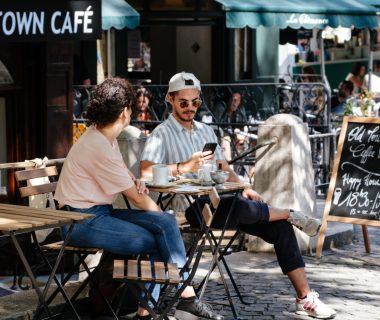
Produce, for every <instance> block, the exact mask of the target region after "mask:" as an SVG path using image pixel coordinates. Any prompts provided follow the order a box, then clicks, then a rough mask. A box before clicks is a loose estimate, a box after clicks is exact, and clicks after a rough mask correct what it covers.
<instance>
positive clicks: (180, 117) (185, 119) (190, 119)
mask: <svg viewBox="0 0 380 320" xmlns="http://www.w3.org/2000/svg"><path fill="white" fill-rule="evenodd" d="M176 115H177V117H178V118H179V119H180V120H181V121H184V122H191V121H193V120H194V117H195V112H192V113H191V115H192V117H191V118H185V117H183V116H182V114H180V113H178V112H176Z"/></svg>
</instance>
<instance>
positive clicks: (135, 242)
mask: <svg viewBox="0 0 380 320" xmlns="http://www.w3.org/2000/svg"><path fill="white" fill-rule="evenodd" d="M70 211H75V212H81V213H91V214H95V215H96V216H95V217H94V218H91V219H88V220H86V221H85V222H83V223H79V224H76V225H75V226H74V229H73V232H72V234H71V238H70V244H71V245H76V246H81V247H96V248H102V249H105V250H107V251H109V252H112V253H115V254H120V255H130V254H149V257H150V259H151V261H164V262H171V263H176V264H177V265H178V267H179V268H182V267H183V266H184V265H185V262H186V252H185V246H184V244H183V240H182V237H181V233H180V231H179V228H178V225H177V222H176V219H175V216H174V215H172V214H170V213H167V212H153V211H142V210H129V209H113V207H112V205H98V206H93V207H91V208H86V209H79V208H72V207H70ZM65 231H67V230H65ZM158 294H159V286H155V288H154V290H153V293H152V296H153V297H154V298H155V299H156V300H157V298H158Z"/></svg>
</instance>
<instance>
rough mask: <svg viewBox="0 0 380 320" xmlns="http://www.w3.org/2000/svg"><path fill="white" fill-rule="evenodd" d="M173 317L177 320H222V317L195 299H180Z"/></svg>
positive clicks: (207, 305)
mask: <svg viewBox="0 0 380 320" xmlns="http://www.w3.org/2000/svg"><path fill="white" fill-rule="evenodd" d="M174 317H175V318H176V319H178V320H198V319H212V320H223V319H224V317H223V316H222V315H220V314H217V313H215V312H214V310H212V308H211V306H210V305H209V304H207V303H204V302H202V301H200V300H198V299H196V298H194V299H191V298H190V299H180V300H179V303H178V305H177V309H176V311H175V314H174Z"/></svg>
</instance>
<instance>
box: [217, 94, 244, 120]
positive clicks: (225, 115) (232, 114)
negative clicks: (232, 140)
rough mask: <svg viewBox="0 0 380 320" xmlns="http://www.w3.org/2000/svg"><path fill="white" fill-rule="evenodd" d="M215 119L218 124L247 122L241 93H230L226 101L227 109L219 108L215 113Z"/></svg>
mask: <svg viewBox="0 0 380 320" xmlns="http://www.w3.org/2000/svg"><path fill="white" fill-rule="evenodd" d="M215 118H216V119H217V121H219V122H226V123H240V122H247V121H248V117H247V112H246V110H245V107H244V105H243V103H242V97H241V93H240V92H239V91H234V92H232V94H231V96H230V98H229V99H228V104H227V108H222V107H219V108H218V110H216V112H215Z"/></svg>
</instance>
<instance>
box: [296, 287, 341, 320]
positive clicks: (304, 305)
mask: <svg viewBox="0 0 380 320" xmlns="http://www.w3.org/2000/svg"><path fill="white" fill-rule="evenodd" d="M318 297H319V294H318V293H317V292H315V291H311V292H309V293H308V294H307V296H306V298H305V299H299V298H297V299H296V314H301V315H306V316H310V317H314V318H318V319H331V318H334V317H335V315H336V311H335V310H334V309H332V308H330V307H329V306H328V305H327V304H324V303H323V302H322V301H321V300H319V299H318Z"/></svg>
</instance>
